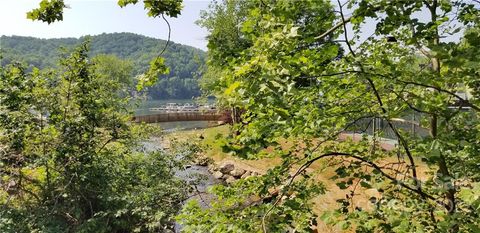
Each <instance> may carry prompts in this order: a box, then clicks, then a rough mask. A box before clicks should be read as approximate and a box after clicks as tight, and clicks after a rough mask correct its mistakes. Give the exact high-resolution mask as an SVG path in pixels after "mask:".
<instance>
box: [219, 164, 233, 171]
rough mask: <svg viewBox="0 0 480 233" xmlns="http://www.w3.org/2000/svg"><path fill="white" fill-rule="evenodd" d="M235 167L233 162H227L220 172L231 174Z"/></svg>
mask: <svg viewBox="0 0 480 233" xmlns="http://www.w3.org/2000/svg"><path fill="white" fill-rule="evenodd" d="M233 169H235V165H233V164H231V163H226V164H223V165H222V166H220V172H221V173H223V174H229V173H230V172H231V171H233Z"/></svg>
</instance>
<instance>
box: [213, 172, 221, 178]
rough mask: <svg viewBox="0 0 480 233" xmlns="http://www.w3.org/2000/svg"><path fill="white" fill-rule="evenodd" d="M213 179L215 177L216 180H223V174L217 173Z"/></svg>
mask: <svg viewBox="0 0 480 233" xmlns="http://www.w3.org/2000/svg"><path fill="white" fill-rule="evenodd" d="M213 177H215V179H221V178H222V177H223V173H222V172H220V171H216V172H214V173H213Z"/></svg>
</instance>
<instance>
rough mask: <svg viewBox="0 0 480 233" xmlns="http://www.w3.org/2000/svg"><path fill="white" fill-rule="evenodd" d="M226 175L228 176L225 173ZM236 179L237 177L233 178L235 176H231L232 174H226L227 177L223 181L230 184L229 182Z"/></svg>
mask: <svg viewBox="0 0 480 233" xmlns="http://www.w3.org/2000/svg"><path fill="white" fill-rule="evenodd" d="M227 176H228V175H227ZM236 180H237V179H235V177H233V176H228V177H227V179H225V182H226V183H227V184H231V183H233V182H235V181H236Z"/></svg>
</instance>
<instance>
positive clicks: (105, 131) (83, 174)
mask: <svg viewBox="0 0 480 233" xmlns="http://www.w3.org/2000/svg"><path fill="white" fill-rule="evenodd" d="M111 61H112V57H109V56H100V57H96V58H95V59H93V61H92V60H90V59H89V57H88V43H82V44H80V45H79V46H78V47H76V48H75V50H74V51H73V52H72V53H71V54H70V55H67V56H66V57H64V58H63V59H61V60H60V65H59V66H58V68H57V69H55V70H54V69H49V70H45V71H39V70H38V69H37V68H33V69H32V71H30V72H29V71H27V69H26V68H25V67H24V66H22V65H21V64H18V63H13V64H8V65H4V66H3V65H2V66H1V68H0V147H1V151H0V186H1V189H0V206H1V208H0V231H1V232H164V231H166V230H167V229H172V227H173V219H172V217H173V216H174V215H175V214H176V213H177V211H178V209H179V208H180V207H181V205H182V202H183V200H184V199H185V197H186V195H187V192H188V186H187V185H186V183H185V182H184V181H183V180H181V179H179V178H177V177H176V176H175V172H176V171H178V169H181V168H182V164H181V161H179V160H178V159H177V158H176V157H175V156H172V155H169V154H167V153H164V152H160V151H152V152H149V153H146V152H144V151H143V150H141V149H140V148H141V144H139V143H140V141H139V140H140V139H143V138H144V137H145V136H148V135H147V134H148V131H145V127H143V126H139V125H131V124H130V123H129V119H130V113H129V112H128V109H129V107H128V103H129V99H128V98H126V97H125V96H127V95H126V94H125V93H124V91H125V86H127V85H128V83H126V82H124V81H125V74H126V73H128V72H129V71H128V69H129V68H131V66H129V65H128V64H123V66H122V67H123V69H117V68H120V67H111V66H108V64H110V62H111ZM139 133H141V134H142V137H140V134H139Z"/></svg>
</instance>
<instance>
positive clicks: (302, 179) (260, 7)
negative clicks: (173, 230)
mask: <svg viewBox="0 0 480 233" xmlns="http://www.w3.org/2000/svg"><path fill="white" fill-rule="evenodd" d="M227 2H230V1H227ZM238 4H242V2H240V1H238ZM245 5H248V6H249V7H248V14H247V15H246V18H245V20H242V21H241V25H240V26H239V27H241V28H242V38H248V39H249V40H250V41H252V43H251V44H250V45H248V46H246V47H244V48H242V49H241V50H240V51H238V52H237V53H236V54H235V56H228V55H224V57H223V59H222V60H224V61H228V62H227V63H224V64H220V65H217V66H215V65H211V64H212V63H213V64H215V61H209V63H208V64H209V65H211V66H212V67H214V68H215V69H219V67H220V69H221V72H219V74H220V75H219V77H218V80H217V81H215V80H214V81H213V83H215V82H216V83H219V84H220V87H221V88H220V90H219V91H218V92H216V94H217V95H218V96H219V100H220V101H222V102H223V103H228V104H230V105H233V106H236V107H241V108H243V109H245V113H244V114H243V115H242V122H240V123H239V124H236V125H235V126H234V127H235V129H236V130H238V131H239V132H240V133H239V134H238V135H234V136H232V138H231V139H230V143H228V144H227V145H226V148H228V149H229V150H230V151H234V152H236V153H237V154H238V155H239V156H241V157H243V158H249V159H256V158H259V157H261V156H262V155H264V153H262V151H263V150H264V149H266V148H267V147H268V148H270V149H272V148H273V149H274V152H273V155H276V156H279V157H281V158H282V163H281V165H279V166H277V167H275V168H272V169H271V170H270V171H269V173H268V174H267V175H265V176H264V177H262V178H260V179H259V180H255V181H249V180H246V181H241V182H238V183H237V184H234V185H233V186H231V187H222V188H217V189H214V193H215V194H217V195H219V196H220V197H221V198H220V200H222V201H220V202H219V203H222V204H223V205H224V206H221V205H220V204H218V206H217V204H214V205H213V208H212V209H208V210H200V209H199V208H198V207H197V206H195V204H190V205H189V206H188V208H186V209H185V210H184V213H185V215H183V218H184V222H185V223H186V224H188V225H190V227H191V228H189V229H192V231H194V230H195V229H203V228H205V229H207V228H208V229H209V227H213V229H222V230H225V229H230V231H232V232H233V231H235V229H241V230H243V231H250V232H251V231H255V232H256V231H264V232H271V231H286V229H289V228H290V229H291V228H294V229H295V230H296V231H308V227H307V226H308V224H309V222H308V221H305V219H311V218H315V213H314V212H312V211H311V207H312V206H311V203H310V202H309V199H310V198H311V197H312V196H315V195H316V194H318V193H321V192H322V191H323V189H322V188H321V187H322V183H321V182H319V181H318V180H316V179H315V178H314V177H315V174H314V173H311V172H307V168H309V167H311V166H312V165H313V164H315V163H319V162H320V161H321V160H324V161H326V162H325V163H327V164H330V166H333V165H334V166H335V168H336V169H335V172H336V175H335V176H333V177H332V179H333V180H335V182H336V183H337V185H338V187H339V188H341V189H345V190H346V191H347V192H346V194H347V195H346V198H344V199H341V200H338V202H339V203H340V205H339V208H338V210H336V211H327V210H326V211H324V213H323V214H322V219H323V220H324V221H325V222H331V223H335V224H337V225H341V226H343V227H344V228H352V229H353V230H355V231H358V232H376V231H385V232H418V231H423V232H476V231H478V229H479V228H480V226H479V223H478V221H477V220H478V218H479V214H480V212H479V203H480V199H479V198H478V195H479V191H480V190H479V188H478V184H479V182H480V180H479V177H478V173H479V170H478V169H479V168H478V166H477V165H478V161H479V159H480V157H479V154H478V151H479V148H478V146H479V145H480V144H479V140H480V137H479V136H478V135H479V130H480V128H479V127H478V126H479V125H480V124H479V123H480V122H479V110H480V109H479V106H480V99H479V98H478V94H476V93H478V82H479V80H480V76H479V74H478V69H476V68H477V66H478V59H479V57H478V48H479V43H478V32H479V24H478V23H479V21H478V19H479V18H480V17H479V16H480V15H479V14H480V13H479V4H478V3H476V2H471V3H465V2H462V1H437V0H429V1H413V0H412V1H398V2H395V3H394V4H392V2H391V1H385V0H378V1H366V0H365V1H363V0H358V1H347V2H346V3H341V2H340V1H338V2H337V6H336V7H334V6H332V3H331V2H330V1H254V2H250V3H248V4H245ZM346 8H348V9H349V10H350V11H351V16H350V17H347V16H346V13H345V12H344V11H345V10H346ZM223 9H227V7H225V8H223ZM210 12H212V18H214V19H215V17H216V14H217V13H216V12H219V11H218V10H216V9H215V8H214V9H213V10H211V11H210ZM419 14H421V15H428V18H427V19H426V18H418V15H419ZM221 17H222V15H221V14H219V18H221ZM348 24H351V25H352V28H353V31H349V30H347V25H348ZM365 24H369V25H375V27H376V28H375V33H374V34H373V35H372V36H370V37H368V38H367V39H365V40H361V38H362V37H361V36H362V33H361V32H362V31H363V30H364V26H365ZM207 25H208V24H207ZM213 27H215V29H218V31H219V32H220V33H219V34H220V35H221V33H222V32H223V30H224V29H223V28H222V27H219V26H213ZM210 31H211V32H216V31H215V30H210ZM224 33H227V34H228V33H229V32H228V31H225V32H224ZM212 35H213V36H215V35H216V34H212ZM448 35H458V36H459V37H460V39H459V40H458V41H453V42H448V41H444V40H442V38H444V37H445V36H448ZM334 40H335V41H336V42H340V43H343V47H344V48H345V49H346V50H347V53H346V54H345V55H343V56H342V55H341V52H340V51H341V49H340V47H339V46H338V45H337V44H336V43H334ZM209 43H218V42H215V40H210V41H209ZM209 49H212V50H213V51H209V52H210V53H213V54H222V53H223V52H225V53H228V52H229V49H228V48H223V47H214V46H211V45H209ZM215 49H218V50H219V51H215ZM225 84H226V85H225ZM462 93H467V94H462ZM468 93H471V94H473V97H474V98H471V97H469V98H466V97H465V96H469V95H470V94H468ZM475 97H477V98H475ZM412 114H417V115H421V116H422V117H421V119H420V121H419V124H420V125H421V126H422V127H424V128H426V129H428V130H429V131H430V135H427V136H424V135H423V136H421V135H418V134H416V133H415V132H412V131H409V130H405V129H401V128H400V127H399V125H398V124H397V123H396V121H395V120H396V119H398V118H406V117H409V116H411V115H412ZM372 119H377V120H375V122H378V121H381V122H383V124H384V125H385V127H384V129H385V130H384V132H382V131H380V132H379V131H376V132H374V133H373V134H372V135H370V136H367V135H365V136H364V137H363V138H362V140H361V141H359V142H354V141H352V140H344V141H339V140H338V136H339V135H341V134H342V133H345V132H352V131H358V130H362V129H361V128H359V127H362V128H363V127H368V124H369V123H368V122H371V121H372ZM363 131H365V129H363ZM385 131H389V132H391V133H392V134H393V137H394V138H395V139H396V140H397V142H398V146H397V147H396V148H394V149H393V150H384V149H382V147H381V145H379V143H378V142H379V140H380V139H382V137H386V136H385ZM347 135H348V134H347ZM282 140H287V141H290V144H292V145H297V146H292V147H291V148H289V149H285V147H284V146H283V147H282V145H280V143H279V142H280V141H282ZM332 164H333V165H332ZM425 167H427V172H426V173H427V174H422V173H423V172H422V171H421V170H422V169H424V168H425ZM289 173H291V177H288V176H287V175H285V174H289ZM319 187H320V188H319ZM269 189H277V190H279V194H278V195H277V196H276V197H274V199H273V201H272V202H261V203H258V202H249V201H248V200H249V198H250V197H252V195H253V194H258V195H260V197H261V198H263V199H264V200H265V199H269V197H270V198H271V193H269V192H267V190H269ZM360 189H373V190H375V191H376V192H377V194H378V195H377V196H375V197H372V198H373V199H371V200H372V202H374V204H372V205H369V207H370V208H369V209H363V208H361V207H359V206H355V205H354V203H353V199H354V198H355V197H356V193H357V192H359V190H360ZM245 190H246V191H245ZM226 203H228V205H227V204H226ZM225 205H226V206H225ZM200 213H201V214H206V215H208V216H209V217H210V218H205V219H193V218H190V217H189V215H191V216H199V214H200ZM307 213H308V214H307ZM233 218H240V219H242V220H243V221H233V220H232V219H233ZM280 223H281V224H280ZM217 226H218V227H217ZM222 227H224V228H222ZM225 231H227V230H225Z"/></svg>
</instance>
